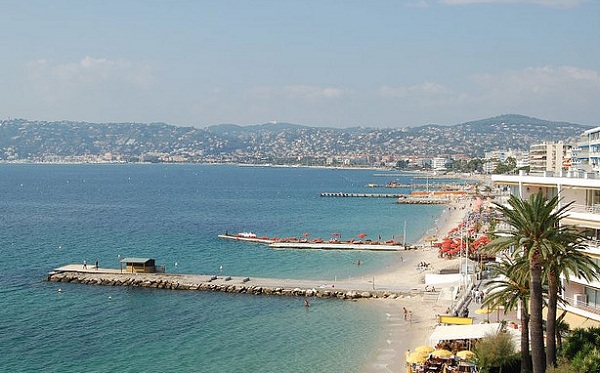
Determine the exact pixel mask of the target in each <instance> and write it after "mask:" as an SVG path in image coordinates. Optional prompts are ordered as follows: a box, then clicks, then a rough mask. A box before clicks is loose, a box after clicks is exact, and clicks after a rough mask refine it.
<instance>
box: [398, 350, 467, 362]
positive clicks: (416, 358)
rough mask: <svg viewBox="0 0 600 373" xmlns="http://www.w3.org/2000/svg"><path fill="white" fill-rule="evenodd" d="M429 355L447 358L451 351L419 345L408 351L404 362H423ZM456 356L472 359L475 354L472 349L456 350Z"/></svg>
mask: <svg viewBox="0 0 600 373" xmlns="http://www.w3.org/2000/svg"><path fill="white" fill-rule="evenodd" d="M429 355H431V356H433V357H439V358H449V357H451V356H452V352H450V351H448V350H443V349H437V350H436V349H434V348H433V347H431V346H419V347H417V348H415V351H414V352H412V353H410V354H409V355H408V356H407V358H406V362H407V363H409V364H420V363H424V362H425V361H426V360H427V358H428V357H429ZM456 356H457V357H459V358H460V359H463V360H470V359H473V357H475V354H474V353H473V351H468V350H464V351H459V352H457V353H456Z"/></svg>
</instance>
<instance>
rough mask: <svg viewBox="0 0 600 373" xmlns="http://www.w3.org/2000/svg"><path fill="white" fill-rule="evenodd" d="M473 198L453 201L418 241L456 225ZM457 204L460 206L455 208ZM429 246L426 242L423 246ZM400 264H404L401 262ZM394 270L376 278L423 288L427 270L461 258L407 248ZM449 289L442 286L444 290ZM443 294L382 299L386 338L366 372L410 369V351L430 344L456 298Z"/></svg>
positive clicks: (387, 283)
mask: <svg viewBox="0 0 600 373" xmlns="http://www.w3.org/2000/svg"><path fill="white" fill-rule="evenodd" d="M469 203H470V200H466V199H461V200H457V201H453V202H452V203H450V204H449V205H448V207H447V208H445V209H444V210H443V211H442V213H441V214H440V216H439V217H438V218H437V219H436V220H435V223H434V225H433V226H432V227H431V228H429V229H428V230H426V231H425V233H424V235H423V236H422V237H421V238H420V239H419V240H418V241H417V244H422V245H424V244H425V243H426V238H427V237H430V236H433V235H435V236H437V238H438V239H441V238H442V237H441V236H440V235H445V234H446V233H447V232H448V231H449V230H450V229H452V228H454V227H456V226H457V225H458V224H459V223H460V222H461V221H462V220H463V218H464V217H465V215H466V214H467V212H468V211H469V210H468V207H469ZM454 207H456V209H454ZM423 247H426V246H423ZM420 262H426V263H430V264H431V266H430V267H432V268H431V269H430V270H428V271H425V270H421V271H419V270H418V269H417V265H418V264H419V263H420ZM398 264H400V265H398ZM393 265H394V266H395V267H397V268H396V269H394V270H391V271H386V272H382V273H378V274H375V276H374V279H375V280H376V281H377V283H378V284H380V285H382V286H386V287H389V286H394V287H396V286H403V287H408V286H410V287H412V288H414V289H417V290H423V288H424V286H425V284H424V278H425V274H426V273H427V272H431V270H433V271H436V270H439V269H441V268H447V267H453V266H456V265H458V260H457V259H446V258H439V257H438V255H437V249H436V248H434V247H429V248H424V249H419V250H416V251H410V252H409V251H407V252H406V254H404V255H403V256H402V258H401V263H393ZM445 290H447V289H445V288H441V289H440V294H442V293H444V291H445ZM442 298H443V297H441V296H440V297H439V298H438V300H436V301H431V300H426V299H424V297H423V296H422V295H414V296H405V297H402V298H399V299H394V300H389V299H381V300H378V302H377V304H376V307H378V308H379V309H380V312H381V313H382V317H383V319H384V323H383V325H382V328H383V332H382V336H383V337H382V340H381V341H380V342H379V343H378V345H377V346H375V347H374V348H373V352H372V354H371V357H370V358H369V359H368V360H367V361H366V363H365V365H364V369H363V371H364V372H365V373H381V372H386V373H390V372H392V373H395V372H403V373H405V372H406V371H407V369H406V353H407V351H408V350H412V349H414V348H415V347H417V346H420V345H423V344H428V343H427V339H428V337H429V335H430V334H431V332H432V330H433V328H434V327H435V325H436V324H437V315H439V314H443V313H445V311H446V310H447V309H448V307H450V305H451V304H452V300H444V299H442ZM403 307H404V308H406V309H407V310H409V311H411V312H412V314H413V320H412V323H411V322H410V321H408V320H405V319H404V311H403Z"/></svg>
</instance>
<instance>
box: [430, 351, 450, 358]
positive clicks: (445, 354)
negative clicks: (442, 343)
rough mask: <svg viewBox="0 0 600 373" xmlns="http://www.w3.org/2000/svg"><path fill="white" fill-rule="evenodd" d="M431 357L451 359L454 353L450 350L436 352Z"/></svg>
mask: <svg viewBox="0 0 600 373" xmlns="http://www.w3.org/2000/svg"><path fill="white" fill-rule="evenodd" d="M431 356H435V357H450V356H452V352H450V351H448V350H435V351H433V352H432V353H431Z"/></svg>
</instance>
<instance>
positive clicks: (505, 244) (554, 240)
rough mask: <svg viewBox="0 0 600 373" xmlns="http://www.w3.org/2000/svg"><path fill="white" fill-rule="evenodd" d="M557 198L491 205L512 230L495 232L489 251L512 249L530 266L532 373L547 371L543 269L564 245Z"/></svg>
mask: <svg viewBox="0 0 600 373" xmlns="http://www.w3.org/2000/svg"><path fill="white" fill-rule="evenodd" d="M558 202H559V199H558V196H555V197H553V198H552V199H550V200H547V199H546V198H545V197H544V195H543V194H542V192H541V191H540V192H538V193H537V194H534V195H531V196H530V197H529V198H528V199H527V200H523V199H521V198H518V197H516V196H514V195H513V196H510V197H509V199H508V206H505V205H502V204H499V203H494V205H495V209H496V210H497V211H499V212H500V213H501V214H502V215H503V220H504V222H505V223H507V224H508V225H509V226H510V227H511V229H510V230H506V231H498V232H496V234H497V236H498V237H497V238H495V239H494V240H493V241H492V242H491V243H489V244H488V247H489V248H490V249H491V250H493V251H500V250H501V249H508V248H514V249H515V253H519V252H521V253H520V254H517V255H523V257H524V258H526V260H527V262H528V264H529V312H530V321H529V328H530V332H531V334H530V336H531V361H532V368H533V373H544V372H545V371H546V355H545V351H544V331H543V318H542V307H543V302H544V298H543V291H542V280H543V274H544V272H543V271H544V265H545V263H546V260H547V259H548V256H549V253H551V252H553V251H554V252H556V250H558V247H559V246H560V245H561V243H562V242H563V241H562V240H561V232H562V231H561V230H560V229H558V228H559V227H560V225H559V222H560V219H561V218H562V217H563V216H564V214H565V210H564V208H559V209H557V206H558Z"/></svg>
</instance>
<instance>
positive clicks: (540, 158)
mask: <svg viewBox="0 0 600 373" xmlns="http://www.w3.org/2000/svg"><path fill="white" fill-rule="evenodd" d="M564 159H565V146H564V144H563V143H562V141H559V142H545V143H542V144H533V145H531V146H530V147H529V167H530V170H531V172H544V171H551V172H556V173H559V172H560V171H562V170H563V161H564Z"/></svg>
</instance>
